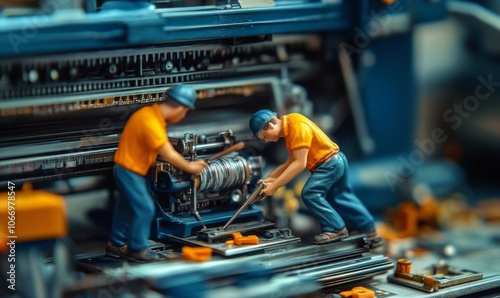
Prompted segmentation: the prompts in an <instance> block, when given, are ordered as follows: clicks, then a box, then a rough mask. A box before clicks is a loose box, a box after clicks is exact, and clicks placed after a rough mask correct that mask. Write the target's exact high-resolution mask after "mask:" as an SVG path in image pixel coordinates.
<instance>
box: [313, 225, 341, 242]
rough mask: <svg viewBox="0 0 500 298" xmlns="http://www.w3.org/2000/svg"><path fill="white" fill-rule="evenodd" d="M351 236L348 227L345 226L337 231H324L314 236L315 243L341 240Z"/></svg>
mask: <svg viewBox="0 0 500 298" xmlns="http://www.w3.org/2000/svg"><path fill="white" fill-rule="evenodd" d="M347 237H349V232H347V229H346V228H343V229H342V230H340V231H337V232H323V233H321V234H319V235H316V236H314V244H325V243H330V242H335V241H340V240H343V239H345V238H347Z"/></svg>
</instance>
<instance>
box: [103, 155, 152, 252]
mask: <svg viewBox="0 0 500 298" xmlns="http://www.w3.org/2000/svg"><path fill="white" fill-rule="evenodd" d="M113 174H114V176H115V180H116V184H117V187H118V190H119V192H120V199H119V200H118V203H117V204H116V207H115V212H114V214H113V221H112V224H111V236H110V240H111V242H112V243H113V244H114V245H118V246H122V245H124V244H128V247H129V249H131V250H134V251H139V250H143V249H145V248H147V247H148V239H149V235H150V228H151V221H152V220H153V216H154V212H155V207H154V203H153V198H152V197H151V195H150V193H149V191H148V187H147V182H146V178H145V177H143V176H141V175H138V174H136V173H134V172H131V171H129V170H127V169H125V168H122V167H120V166H118V165H115V166H114V168H113Z"/></svg>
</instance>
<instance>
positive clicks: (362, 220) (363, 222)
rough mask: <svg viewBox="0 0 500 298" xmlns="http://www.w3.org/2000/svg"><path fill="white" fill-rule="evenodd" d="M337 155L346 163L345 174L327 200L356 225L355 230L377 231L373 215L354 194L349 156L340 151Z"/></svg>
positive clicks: (341, 161) (343, 216)
mask: <svg viewBox="0 0 500 298" xmlns="http://www.w3.org/2000/svg"><path fill="white" fill-rule="evenodd" d="M337 156H338V157H337V158H338V159H339V163H342V164H344V167H343V168H344V171H343V175H342V176H341V177H340V178H339V179H338V181H337V182H336V183H335V185H333V187H332V188H331V189H330V190H329V192H328V195H327V200H328V202H330V204H331V205H332V207H333V208H334V209H335V210H337V211H338V212H339V214H341V216H342V218H344V219H345V221H347V222H349V223H351V224H352V225H353V226H354V228H355V230H357V231H363V232H373V231H375V223H374V220H373V217H372V215H371V214H370V212H369V211H368V210H367V209H366V207H365V205H363V203H362V202H361V201H360V200H359V198H358V197H357V196H356V195H355V194H354V192H353V191H352V187H351V184H350V183H349V177H348V176H349V175H348V172H349V164H348V162H347V158H346V157H345V155H344V154H343V153H342V152H339V153H338V154H337Z"/></svg>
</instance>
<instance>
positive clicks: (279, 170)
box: [263, 154, 294, 183]
mask: <svg viewBox="0 0 500 298" xmlns="http://www.w3.org/2000/svg"><path fill="white" fill-rule="evenodd" d="M293 160H294V158H293V155H291V154H290V155H289V156H288V159H287V160H286V161H285V162H284V163H282V164H281V165H279V166H277V167H276V168H275V169H274V170H273V171H272V172H271V173H269V175H267V177H266V178H264V179H263V180H264V182H266V183H268V182H273V181H274V180H276V178H278V177H279V176H280V175H281V174H282V173H283V172H284V171H285V169H286V168H288V166H289V165H290V164H291V163H292V161H293Z"/></svg>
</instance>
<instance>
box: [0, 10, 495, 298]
mask: <svg viewBox="0 0 500 298" xmlns="http://www.w3.org/2000/svg"><path fill="white" fill-rule="evenodd" d="M0 9H1V14H0V125H1V127H2V129H1V131H0V185H1V187H2V188H1V190H0V191H6V192H7V194H8V193H9V191H10V192H14V193H15V192H18V191H20V190H21V186H22V185H23V184H25V183H26V182H30V184H29V185H31V187H33V188H34V190H35V191H42V192H49V193H52V194H56V195H57V196H59V197H61V198H63V201H64V205H65V210H66V211H65V212H66V213H67V216H66V220H67V224H68V232H67V235H66V233H62V232H61V233H57V235H51V236H50V237H55V236H57V237H58V238H61V241H59V240H56V241H55V242H50V241H53V239H52V238H50V237H49V236H47V237H48V238H47V239H45V240H47V241H49V242H50V244H49V245H41V246H36V247H43V249H45V250H46V251H45V253H41V254H40V255H39V256H37V259H36V260H34V261H35V262H42V263H43V264H47V263H48V264H52V265H53V266H54V268H56V269H54V268H52V267H50V266H49V268H48V269H47V270H45V271H44V270H42V271H40V272H39V273H38V274H39V275H38V276H42V277H41V278H42V280H44V279H47V280H50V279H51V278H52V277H51V276H52V275H51V274H52V273H53V272H57V274H59V275H64V274H63V273H61V272H68V274H67V275H69V276H74V280H77V281H82V280H84V281H85V282H84V283H87V284H84V283H81V282H80V283H76V285H75V283H73V285H72V286H71V285H69V284H70V283H69V282H68V283H63V282H61V283H60V284H58V285H57V289H58V290H59V291H61V292H63V291H66V294H67V295H73V296H77V295H84V293H85V291H86V289H87V290H88V288H93V289H94V290H93V291H94V292H92V293H93V294H94V295H95V294H98V293H99V292H98V291H100V290H103V291H104V290H106V291H108V292H109V289H110V285H111V286H112V288H113V289H120V290H119V291H118V290H117V291H115V292H111V293H112V294H114V295H117V296H119V295H122V294H124V293H143V294H144V293H148V294H150V295H152V294H153V293H162V294H163V295H165V294H167V295H171V296H180V295H181V293H182V296H183V297H186V296H189V292H186V289H193V288H196V289H198V290H196V291H194V290H193V292H192V294H193V295H197V297H199V296H200V295H201V296H203V295H204V296H216V295H217V296H221V295H222V296H224V295H228V296H231V294H230V293H231V291H234V290H235V289H236V290H239V291H241V293H242V294H241V296H243V297H246V296H248V297H250V296H252V295H254V294H253V293H259V295H261V296H265V295H271V294H272V293H276V292H279V293H281V294H282V295H283V296H295V295H299V294H311V295H312V293H315V294H316V295H318V294H319V293H318V291H322V289H326V288H328V289H329V291H330V293H337V292H335V291H337V289H340V288H338V287H337V286H338V285H340V284H345V283H347V282H348V281H353V280H362V279H364V278H367V277H372V276H376V275H380V274H381V273H382V272H384V270H387V269H389V268H390V266H389V265H388V264H389V261H388V260H387V259H386V257H384V256H382V255H380V254H379V255H369V254H368V252H367V249H368V248H367V247H366V243H364V242H363V241H362V237H358V238H356V237H353V238H352V239H351V241H350V242H346V243H345V244H344V246H345V247H337V246H334V247H332V248H331V249H332V250H333V251H339V253H336V252H334V253H333V255H331V253H332V252H325V250H326V248H325V247H314V246H310V244H311V239H312V236H311V235H314V234H315V233H316V232H317V231H318V229H319V227H318V226H317V225H316V224H315V223H314V221H312V220H311V219H310V218H309V217H308V215H307V209H305V208H304V207H303V206H302V205H301V203H300V189H301V185H302V184H303V182H304V181H303V179H305V178H306V176H301V177H299V178H298V179H296V181H293V183H292V184H290V185H289V186H287V187H284V188H283V189H281V190H280V191H278V192H276V194H275V196H274V198H273V199H272V200H271V199H267V200H266V201H263V202H261V203H259V204H257V205H256V206H252V207H251V208H249V209H248V210H246V211H245V212H244V213H242V215H241V222H245V221H248V222H253V221H258V222H261V223H264V226H266V227H267V225H268V223H269V222H270V223H272V225H273V229H274V228H277V230H273V231H272V233H271V234H273V235H276V234H280V233H281V234H280V235H281V236H283V235H284V234H283V233H284V232H282V231H281V232H280V229H281V228H283V227H286V228H289V229H290V234H286V233H288V232H286V233H285V234H286V235H289V236H290V237H288V236H286V237H284V238H287V239H289V240H290V242H295V245H298V246H299V247H300V246H301V245H303V246H304V248H297V247H295V248H294V249H292V250H291V251H288V252H287V251H285V252H279V253H278V252H276V253H275V254H269V255H265V254H262V251H260V254H257V255H256V256H253V255H252V254H251V253H246V255H245V254H244V255H243V256H241V255H240V256H239V257H238V258H234V259H229V260H228V259H222V260H219V261H220V262H214V263H210V264H206V265H200V266H198V265H197V264H186V263H183V262H178V260H177V259H176V258H175V255H176V252H178V250H177V247H176V246H175V245H174V244H172V245H173V246H172V247H170V242H169V241H168V240H166V239H167V238H169V237H170V236H173V237H174V238H178V239H184V238H189V237H193V236H194V235H195V234H196V232H197V231H198V230H199V229H201V228H202V227H203V225H205V224H206V225H208V226H210V227H214V226H218V225H222V224H224V223H225V221H227V219H228V218H229V217H230V216H231V215H232V214H233V213H234V211H235V210H236V209H237V208H238V207H239V206H240V205H241V203H242V202H243V200H244V199H245V197H246V196H248V194H249V193H251V191H252V190H253V188H254V187H255V183H256V181H257V180H258V179H259V178H260V177H261V176H265V175H266V174H267V171H268V170H269V169H270V168H272V165H275V164H278V163H280V162H283V159H284V158H285V157H284V155H283V154H282V152H283V150H285V149H284V145H283V144H268V145H263V144H257V143H254V144H252V146H246V147H245V149H244V150H241V151H240V152H238V153H234V154H232V155H228V156H226V157H224V158H221V159H217V160H216V161H215V162H214V163H212V164H211V165H210V166H209V168H208V169H207V171H206V172H204V174H203V175H202V177H201V178H200V179H199V180H195V179H193V177H188V176H185V175H184V174H183V173H180V172H178V171H177V170H176V169H175V168H172V167H170V165H168V164H167V163H165V162H163V161H162V160H160V159H159V160H158V162H157V166H156V167H155V168H153V169H152V172H151V175H150V182H151V189H152V191H153V193H154V195H155V200H156V203H157V220H156V221H155V224H154V225H153V227H152V229H153V230H152V231H153V236H154V238H155V239H156V240H158V241H159V242H156V243H155V244H154V245H156V246H158V247H161V249H162V250H163V251H166V252H170V250H171V254H170V253H169V254H167V255H168V256H169V257H170V258H172V263H171V265H170V266H171V268H173V269H162V268H159V266H156V267H155V266H153V265H151V266H150V267H148V266H149V265H144V266H145V267H144V266H137V267H135V266H134V268H132V269H123V268H122V267H121V265H122V263H120V262H118V263H113V264H115V265H112V266H111V267H113V266H116V268H114V269H113V268H106V269H103V268H102V267H100V266H97V265H95V264H92V261H91V262H90V264H89V262H87V263H85V262H83V263H82V262H80V263H79V264H78V265H77V266H76V267H77V268H69V267H71V266H62V265H60V264H61V262H63V263H64V259H65V258H67V256H66V255H65V254H64V253H62V252H61V248H60V245H61V243H67V242H71V243H73V246H72V247H73V254H75V255H77V256H79V257H77V259H80V260H81V259H82V256H92V258H94V257H95V256H96V255H98V254H99V253H98V252H97V251H100V252H102V250H103V247H104V243H105V242H106V241H107V236H108V234H109V226H110V221H111V214H112V210H113V205H114V203H115V202H116V195H117V192H116V190H115V186H114V181H113V178H112V175H111V172H110V169H111V167H112V165H113V155H114V151H115V149H116V146H117V144H118V140H119V137H120V133H121V130H122V128H123V126H124V124H125V122H126V120H127V119H128V117H129V116H130V115H131V114H132V113H133V112H134V111H135V110H137V109H139V108H140V107H142V106H144V105H148V104H151V103H154V102H158V101H161V100H162V98H163V93H164V91H165V90H166V89H167V88H168V87H170V86H172V85H174V84H176V83H185V84H190V85H192V86H193V87H194V88H195V90H196V92H197V97H198V102H197V109H196V110H195V111H192V112H191V113H189V114H188V117H187V118H186V120H185V121H183V122H182V123H181V124H179V125H175V126H172V127H169V135H168V136H169V138H170V140H171V141H172V143H174V144H175V145H176V148H178V150H179V151H180V152H182V153H183V154H185V156H186V158H208V157H210V156H213V155H214V154H217V153H218V152H220V151H222V150H224V149H226V148H228V147H229V146H231V145H233V144H235V143H236V142H240V141H241V142H249V141H250V140H251V139H252V135H251V133H250V131H249V129H248V127H247V121H248V119H249V117H250V116H251V114H252V113H253V112H254V111H256V110H258V109H260V108H270V109H274V110H276V111H278V112H279V113H280V114H286V113H289V112H301V113H303V114H305V115H307V116H309V117H311V118H312V119H313V120H314V121H315V122H316V123H318V125H319V126H320V127H321V128H323V129H324V130H325V131H326V132H327V133H328V134H330V135H331V136H332V138H333V139H334V140H335V141H336V142H337V143H338V144H339V145H340V147H341V148H342V151H343V152H345V153H346V155H347V156H348V158H349V160H350V162H351V168H350V169H351V171H350V176H351V180H352V185H353V188H354V189H355V192H356V193H357V194H358V196H359V197H360V198H361V199H362V200H363V202H364V203H365V205H366V206H367V207H368V208H369V209H370V210H371V211H372V213H373V214H374V215H375V216H376V217H377V219H378V220H379V222H380V224H379V233H380V234H382V235H383V236H384V237H385V239H386V242H387V246H386V248H385V250H384V251H383V253H384V254H385V255H388V256H390V257H395V258H398V257H401V256H403V257H407V258H417V256H419V257H421V259H418V260H419V261H417V262H416V264H415V262H414V264H413V268H414V269H417V271H418V269H419V267H422V268H423V267H426V266H427V265H429V264H435V261H436V260H435V258H436V255H437V257H438V258H440V257H443V256H444V257H446V258H449V259H450V261H455V262H457V263H458V264H454V265H455V266H460V267H462V268H465V269H467V270H471V271H474V272H476V271H480V272H482V274H483V275H482V276H483V278H482V280H481V281H479V282H478V281H476V282H474V283H471V285H472V286H468V287H467V286H466V287H463V288H460V287H459V288H455V289H453V287H451V289H444V290H439V291H440V292H441V293H442V292H443V291H448V292H447V293H448V294H449V295H454V296H460V295H467V294H471V293H477V292H478V291H483V292H482V294H484V295H488V293H489V292H488V291H492V292H494V289H495V288H498V287H500V285H499V281H498V273H497V272H495V270H492V267H488V259H499V258H498V255H499V248H498V243H499V239H498V235H496V234H495V233H494V232H492V231H495V230H496V229H495V223H498V220H499V218H500V207H499V200H498V196H499V192H498V185H497V184H498V183H497V181H498V179H499V178H500V177H499V174H498V171H497V170H496V169H497V168H498V166H499V165H500V158H499V157H498V154H496V153H497V152H498V148H499V143H498V140H499V139H500V138H498V136H499V134H500V132H499V130H498V127H500V126H499V125H498V123H497V122H498V119H499V117H498V113H499V112H498V111H499V109H498V107H497V105H498V101H497V100H495V99H496V97H498V95H497V90H498V89H499V87H500V73H499V72H498V69H499V68H498V67H497V64H498V51H499V48H498V43H497V42H495V41H496V40H497V36H498V34H499V32H498V31H499V29H500V28H499V26H498V24H499V20H500V16H499V14H500V6H499V5H498V4H497V2H496V1H493V0H477V1H472V0H469V1H465V0H464V1H459V0H448V1H445V0H433V1H431V0H356V1H347V0H329V1H315V0H310V1H307V0H298V1H282V0H274V1H269V0H258V1H244V0H239V1H235V0H228V1H197V0H192V1H177V0H172V1H169V0H149V1H96V0H86V1H83V0H75V1H70V0H45V1H38V0H24V1H23V0H7V1H3V2H2V3H1V4H0ZM224 168H229V169H230V170H229V172H224V171H223V169H224ZM213 173H217V177H218V178H216V179H214V178H213V177H215V175H214V174H213ZM228 173H229V174H228ZM222 182H224V184H223V183H222ZM13 185H14V186H15V187H14V188H13V189H11V188H12V186H13ZM9 196H10V194H8V195H7V196H6V197H7V199H6V200H7V201H8V197H9ZM22 197H25V196H24V195H23V196H20V197H16V198H17V199H18V200H21V199H22ZM2 199H4V198H2ZM7 201H6V204H4V205H5V206H8V204H7ZM42 202H44V200H42ZM2 204H3V203H2ZM42 205H43V203H42ZM2 208H4V206H2ZM57 208H59V207H57ZM57 208H55V209H56V210H59V209H57ZM6 210H7V212H8V211H9V210H8V209H6ZM7 214H8V213H7ZM2 216H3V214H2ZM6 216H7V215H5V218H1V219H0V223H1V224H2V229H4V227H8V226H9V224H8V222H9V221H8V220H7V221H6V219H8V218H7V217H6ZM3 217H4V216H3ZM200 219H201V220H200ZM18 220H20V219H18ZM30 224H34V225H36V223H32V222H30ZM41 224H43V223H41ZM274 225H275V226H274ZM1 233H5V234H7V233H8V231H7V230H6V231H3V230H2V231H1ZM436 233H437V235H438V236H436ZM471 235H474V241H470V240H469V239H471ZM0 236H1V235H0ZM281 236H279V237H281ZM279 237H278V238H279ZM2 238H3V239H2V241H3V240H4V239H6V236H5V237H3V236H2ZM282 238H283V237H282ZM298 238H300V244H297V243H296V242H297V241H296V240H297V239H298ZM39 240H40V239H37V241H39ZM42 240H43V239H42ZM181 242H182V241H181ZM54 243H55V244H54ZM37 245H38V244H37ZM156 246H155V247H156ZM19 249H21V248H19ZM7 251H8V250H7ZM22 251H30V249H29V246H28V249H24V248H23V249H22ZM348 251H349V252H348ZM478 252H480V253H479V254H481V255H482V258H479V259H474V258H473V257H474V256H476V257H478V256H477V255H478ZM89 254H90V255H89ZM346 255H349V256H350V257H354V259H355V260H356V262H359V264H360V265H359V266H355V268H356V270H354V269H352V268H351V267H349V266H351V265H349V264H348V263H349V262H351V261H348V260H345V259H343V257H342V256H346ZM306 256H307V257H306ZM457 256H461V257H464V256H469V259H470V260H475V261H470V262H469V263H467V262H465V263H464V262H461V261H456V260H455V259H453V257H457ZM89 258H90V257H89ZM92 258H90V259H92ZM288 259H298V260H300V261H299V263H298V264H290V263H287V261H286V260H288ZM354 259H352V260H354ZM61 260H63V261H61ZM325 260H327V261H325ZM2 262H3V263H2V269H3V268H4V265H5V266H7V267H6V268H8V266H9V265H10V264H8V258H7V257H5V258H4V257H3V255H2ZM6 262H7V263H6ZM177 262H178V263H177ZM248 262H253V263H252V265H245V264H248ZM328 262H332V264H330V265H328ZM339 262H340V263H339ZM342 262H344V263H342ZM70 263H71V262H70ZM305 264H309V265H310V264H312V265H311V266H312V268H310V267H308V266H309V265H307V266H306V265H305ZM374 264H375V265H374ZM419 265H421V266H419ZM322 266H326V267H322ZM328 266H329V267H328ZM475 266H479V268H471V267H475ZM490 266H492V265H491V264H490ZM108 267H109V266H108ZM327 267H328V268H327ZM92 268H93V269H92ZM338 268H341V269H338ZM420 269H421V268H420ZM20 270H21V271H18V273H20V272H23V271H22V269H20ZM27 270H29V269H27ZM91 270H96V271H98V273H99V274H98V275H92V274H89V271H91ZM127 270H129V271H127ZM321 270H326V271H325V272H329V273H328V274H329V275H328V276H326V275H321V273H319V272H322V271H321ZM336 270H337V271H336ZM353 270H354V271H353ZM6 272H7V271H6ZM24 272H26V271H24ZM83 272H85V273H83ZM103 272H106V273H105V274H104V275H101V274H103ZM332 272H334V273H332ZM347 272H350V273H347ZM353 272H355V273H353ZM152 276H155V278H152ZM405 276H406V275H405ZM82 277H85V278H86V279H82ZM174 277H175V278H174ZM406 277H407V276H406ZM30 278H33V277H32V276H31V277H25V278H24V280H25V281H27V280H30V281H32V280H37V279H36V278H35V279H30ZM174 279H175V281H173V280H174ZM270 279H271V281H268V280H270ZM221 280H224V282H220V281H221ZM217 281H218V282H217ZM22 282H23V279H21V277H19V275H18V280H17V283H18V284H17V286H20V287H22V286H23V285H22ZM3 283H5V281H2V282H0V285H1V286H2V290H1V291H4V290H5V289H7V286H8V284H3ZM30 283H31V282H30ZM33 283H34V281H33ZM250 284H251V285H250ZM292 284H299V285H301V287H296V286H294V287H290V285H292ZM38 285H39V286H40V287H42V288H44V286H41V285H40V283H38ZM85 285H87V288H86V287H85ZM89 285H91V286H89ZM332 286H333V290H332ZM45 287H47V288H50V287H51V286H50V283H49V284H46V285H45ZM368 287H372V288H378V289H379V291H378V292H376V294H377V295H378V296H381V295H401V296H411V295H418V294H415V292H408V291H409V290H407V289H406V288H404V286H391V285H389V284H388V283H387V280H386V279H384V277H382V279H381V281H380V282H379V281H378V279H375V283H370V284H368ZM351 288H352V287H351ZM152 289H154V290H152ZM492 289H493V290H492ZM339 291H340V290H339ZM439 291H438V292H439ZM2 293H6V294H12V292H9V291H8V290H5V291H4V292H2ZM37 293H38V292H37ZM228 293H229V294H228ZM384 293H385V294H384ZM417 293H418V290H417ZM438 294H439V293H438ZM47 295H48V296H50V295H51V292H50V291H49V290H47ZM89 295H90V294H89ZM426 295H433V294H426Z"/></svg>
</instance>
